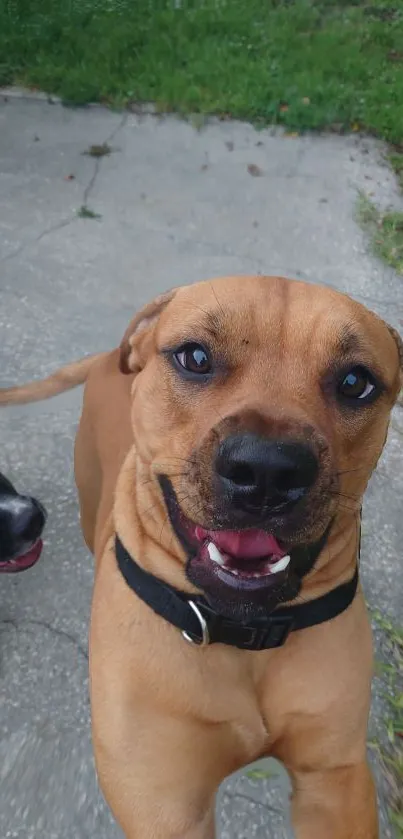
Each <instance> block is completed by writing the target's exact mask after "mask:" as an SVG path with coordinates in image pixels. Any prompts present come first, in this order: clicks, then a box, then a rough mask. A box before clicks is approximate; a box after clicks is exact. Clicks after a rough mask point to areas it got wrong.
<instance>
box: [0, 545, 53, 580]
mask: <svg viewBox="0 0 403 839" xmlns="http://www.w3.org/2000/svg"><path fill="white" fill-rule="evenodd" d="M42 547H43V542H42V539H38V541H37V542H35V544H34V545H33V546H32V548H30V549H29V551H27V552H26V553H24V554H21V555H20V556H16V557H14V558H13V559H9V560H7V561H5V562H0V574H18V573H19V572H20V571H26V570H27V569H28V568H32V566H33V565H35V563H36V562H37V561H38V559H39V557H40V555H41V553H42Z"/></svg>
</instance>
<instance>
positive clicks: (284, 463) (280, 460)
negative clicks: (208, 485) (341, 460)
mask: <svg viewBox="0 0 403 839" xmlns="http://www.w3.org/2000/svg"><path fill="white" fill-rule="evenodd" d="M318 468H319V467H318V461H317V459H316V456H315V454H314V452H313V451H312V449H311V448H310V447H309V446H307V445H305V444H303V443H292V442H284V441H281V440H270V439H268V438H264V437H258V436H257V435H255V434H240V435H235V436H231V437H227V439H226V440H224V441H223V442H222V443H221V445H220V447H219V450H218V453H217V459H216V474H217V476H218V479H219V483H220V488H221V490H223V491H224V493H225V495H226V497H227V498H228V500H229V501H230V504H231V506H233V507H235V508H238V509H239V510H243V511H245V512H249V513H253V512H255V513H257V512H260V513H262V512H263V513H264V512H266V513H268V512H277V511H278V512H286V511H287V509H289V508H291V507H292V506H294V505H295V504H296V502H297V501H299V500H300V499H302V498H303V497H304V495H306V493H307V492H308V490H309V489H310V488H311V487H312V486H313V484H314V483H315V480H316V477H317V474H318Z"/></svg>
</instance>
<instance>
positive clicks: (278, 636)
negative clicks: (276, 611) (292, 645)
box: [242, 615, 294, 650]
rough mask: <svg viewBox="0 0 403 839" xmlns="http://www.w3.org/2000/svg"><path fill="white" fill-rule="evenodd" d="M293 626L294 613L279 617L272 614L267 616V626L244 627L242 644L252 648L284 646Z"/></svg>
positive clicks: (266, 648) (245, 647) (261, 648)
mask: <svg viewBox="0 0 403 839" xmlns="http://www.w3.org/2000/svg"><path fill="white" fill-rule="evenodd" d="M293 626H294V618H293V617H292V615H284V616H283V617H278V618H277V617H276V616H275V615H270V616H269V617H268V618H267V623H266V625H265V626H261V627H260V626H259V627H253V626H245V627H244V629H245V638H244V641H243V645H242V646H243V647H244V649H250V650H270V649H274V648H276V647H282V646H283V644H285V642H286V640H287V638H288V636H289V634H290V632H291V631H292V629H293ZM247 630H249V633H250V637H249V639H248V638H247V637H246V631H247Z"/></svg>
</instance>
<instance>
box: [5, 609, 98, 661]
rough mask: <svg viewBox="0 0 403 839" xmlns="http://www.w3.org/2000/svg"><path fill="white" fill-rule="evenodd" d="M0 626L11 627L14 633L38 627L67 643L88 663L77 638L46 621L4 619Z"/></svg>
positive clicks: (86, 653)
mask: <svg viewBox="0 0 403 839" xmlns="http://www.w3.org/2000/svg"><path fill="white" fill-rule="evenodd" d="M0 626H4V627H5V628H6V629H7V628H8V627H12V628H13V629H15V630H16V632H18V631H19V630H20V629H22V630H23V631H24V629H27V628H28V627H29V626H39V627H41V629H46V630H47V631H48V632H50V633H51V634H52V635H56V636H57V637H58V638H62V639H64V640H67V641H69V642H70V643H71V644H72V645H73V646H74V647H75V648H76V650H77V651H78V652H79V653H80V655H82V656H83V658H85V660H86V661H88V651H87V650H86V649H85V648H84V647H83V646H82V644H81V642H80V641H79V640H78V638H76V637H75V636H74V635H72V634H71V633H70V632H67V630H65V629H60V628H59V627H57V626H53V625H52V624H51V623H48V622H47V621H44V620H38V619H30V620H26V619H24V618H23V619H22V620H14V619H13V618H4V619H3V620H1V621H0Z"/></svg>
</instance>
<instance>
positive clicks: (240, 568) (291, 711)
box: [1, 277, 401, 839]
mask: <svg viewBox="0 0 403 839" xmlns="http://www.w3.org/2000/svg"><path fill="white" fill-rule="evenodd" d="M399 347H400V354H401V346H400V344H399V340H398V336H397V335H396V333H394V330H392V329H390V328H389V327H387V325H386V324H384V323H383V321H381V320H380V319H379V318H378V317H376V316H375V315H373V314H372V313H370V312H369V311H367V310H366V309H365V308H364V307H363V306H361V305H359V304H358V303H355V302H353V301H352V300H350V299H349V298H348V297H346V296H344V295H341V294H338V293H336V292H334V291H331V290H329V289H327V288H321V287H317V286H312V285H307V284H304V283H300V282H294V281H289V280H284V279H281V278H267V277H251V278H244V277H242V278H239V277H238V278H226V279H222V280H218V281H213V282H207V283H201V284H198V285H195V286H188V287H185V288H181V289H178V290H176V291H173V292H170V293H168V294H166V295H163V296H161V297H160V298H158V299H157V300H156V301H154V303H152V304H150V305H149V306H148V307H146V308H145V309H144V310H143V311H142V312H141V313H140V314H139V315H138V316H137V317H136V318H135V319H134V321H133V322H132V323H131V325H130V326H129V328H128V330H127V332H126V335H125V337H124V339H123V342H122V345H121V348H120V350H114V351H113V352H111V353H109V354H105V355H103V356H102V357H100V358H99V359H98V360H97V359H95V360H94V359H89V360H88V359H87V360H85V361H83V362H81V363H79V364H78V366H76V367H74V369H73V367H71V368H68V370H67V374H66V371H64V372H63V371H62V372H61V373H60V372H59V373H58V374H56V375H55V376H54V377H51V378H50V379H49V380H48V382H47V384H46V388H47V390H46V395H47V396H49V395H52V393H53V392H59V391H60V390H62V389H64V388H65V387H68V386H71V385H72V384H75V383H78V382H79V381H82V380H84V378H86V376H87V375H88V378H87V384H86V389H85V395H84V409H83V414H82V418H81V423H80V427H79V431H78V436H77V443H76V452H75V462H76V479H77V485H78V489H79V494H80V506H81V520H82V526H83V531H84V536H85V539H86V542H87V545H88V546H89V548H90V550H91V551H93V552H94V553H95V556H96V574H95V589H94V598H93V609H92V622H91V638H90V649H91V700H92V722H93V740H94V747H95V755H96V763H97V769H98V774H99V779H100V783H101V786H102V789H103V791H104V793H105V796H106V798H107V800H108V802H109V804H110V806H111V808H112V810H113V812H114V814H115V816H116V819H117V820H118V822H119V824H120V825H121V827H122V828H123V830H124V832H125V834H126V836H127V837H129V839H211V837H213V836H214V824H213V819H214V798H215V792H216V790H217V787H218V785H219V784H220V782H221V781H222V780H223V779H224V778H225V777H226V776H227V775H228V774H230V773H231V772H233V771H234V770H236V769H238V768H239V767H241V766H243V765H245V764H247V763H249V762H251V761H253V760H255V759H257V758H259V757H262V756H265V755H269V754H272V755H275V756H276V757H277V758H279V759H280V760H281V761H283V763H284V764H285V766H286V767H287V769H288V771H289V773H290V776H291V779H292V783H293V789H294V794H293V801H292V814H293V823H294V828H295V833H296V836H297V837H298V839H376V837H378V820H377V810H376V803H375V794H374V789H373V783H372V779H371V775H370V772H369V769H368V765H367V761H366V731H367V718H368V710H369V702H370V683H371V674H372V647H371V633H370V627H369V622H368V618H367V614H366V609H365V605H364V600H363V596H362V593H361V590H360V588H359V587H358V589H357V590H356V578H355V576H354V574H355V569H356V564H357V559H358V549H359V517H360V508H361V502H362V496H363V493H364V490H365V487H366V484H367V481H368V479H369V476H370V475H371V472H372V471H373V469H374V467H375V465H376V463H377V460H378V458H379V456H380V453H381V451H382V448H383V445H384V442H385V438H386V434H387V428H388V423H389V415H390V411H391V408H392V406H393V403H394V401H395V400H396V397H397V394H398V391H399V386H400V373H399V366H400V364H399ZM400 363H401V359H400ZM124 374H125V375H124ZM43 387H44V384H43V383H36V384H35V383H34V384H31V385H28V386H27V387H26V388H25V389H23V390H22V391H20V390H19V389H18V388H17V389H12V390H9V391H5V392H3V395H2V397H1V401H4V402H6V401H19V399H20V398H21V399H25V400H27V399H33V398H41V397H42V396H43V395H45V394H44V391H43ZM116 535H117V536H118V539H119V542H117V543H116V549H115V537H116ZM122 546H124V547H122ZM117 558H118V562H117ZM144 572H147V573H144ZM158 580H159V581H160V582H159V583H158ZM164 583H166V584H168V585H165V586H164ZM133 589H135V591H133ZM326 595H328V597H326ZM284 603H286V604H287V605H286V607H284V605H281V604H284ZM279 604H280V606H279ZM296 604H297V605H296ZM298 604H302V606H301V605H298ZM298 609H300V610H301V609H302V611H299V612H298ZM175 610H176V611H175ZM304 610H305V611H304ZM156 612H159V614H156ZM185 613H186V614H185ZM161 615H164V616H165V619H164V617H161ZM192 620H193V623H192ZM287 621H288V623H287ZM304 621H305V623H306V628H302V626H303V625H304ZM186 622H187V623H186ZM178 627H182V629H184V630H185V638H187V639H188V640H190V641H193V643H186V640H185V638H184V634H183V632H181V631H179V629H178ZM187 627H190V628H187ZM279 627H280V630H279ZM287 627H288V629H287ZM289 630H291V631H289ZM278 631H280V635H278V634H277V635H276V633H278ZM273 633H274V634H273ZM288 633H289V634H288ZM287 634H288V637H287ZM280 636H281V637H280ZM248 639H250V640H249V641H248ZM217 641H218V643H216V642H217ZM220 641H224V643H219V642H220ZM209 642H212V643H209ZM248 643H249V644H250V648H249V649H247V645H248ZM275 646H278V648H277V649H271V648H270V647H275Z"/></svg>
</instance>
